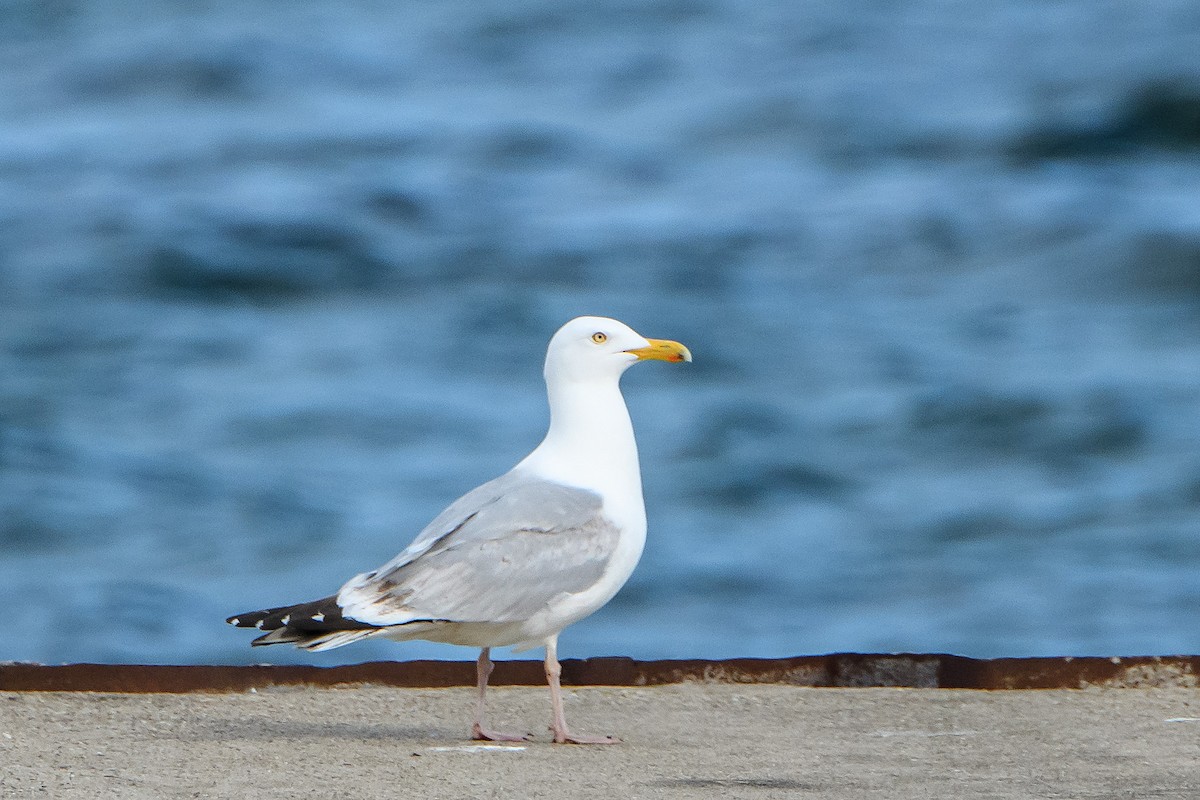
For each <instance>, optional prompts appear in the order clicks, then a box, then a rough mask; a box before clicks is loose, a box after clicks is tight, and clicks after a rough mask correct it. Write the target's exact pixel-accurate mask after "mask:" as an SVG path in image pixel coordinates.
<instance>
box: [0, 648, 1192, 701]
mask: <svg viewBox="0 0 1200 800" xmlns="http://www.w3.org/2000/svg"><path fill="white" fill-rule="evenodd" d="M562 678H563V683H564V684H571V685H574V686H661V685H665V684H677V683H689V682H700V683H743V684H751V683H753V684H786V685H791V686H813V687H831V688H843V687H844V688H850V687H880V686H890V687H909V688H942V689H1001V690H1002V689H1085V688H1089V687H1110V688H1137V687H1163V686H1175V687H1188V688H1196V687H1200V656H1182V655H1180V656H1125V657H1115V656H1114V657H1086V658H1082V657H1061V658H997V659H975V658H967V657H965V656H955V655H946V654H937V653H930V654H921V653H900V654H885V655H870V654H861V653H834V654H830V655H820V656H797V657H794V658H770V659H763V658H734V659H727V660H723V661H707V660H699V659H697V660H674V661H635V660H634V659H632V658H624V657H608V658H589V659H569V660H567V661H564V662H563V675H562ZM544 680H545V678H544V676H543V673H542V665H541V662H540V661H500V662H497V663H496V671H495V673H494V674H493V676H492V680H491V683H492V685H498V686H503V685H508V686H537V685H542V684H543V683H544ZM474 683H475V665H474V662H470V661H374V662H368V663H363V664H352V665H348V666H341V667H308V666H270V665H258V666H219V665H214V666H203V665H190V666H155V665H139V664H63V665H57V666H48V665H42V664H26V663H4V664H0V691H10V692H12V691H17V692H118V693H187V692H240V691H248V690H250V689H263V688H268V687H273V686H312V687H334V686H350V685H364V684H366V685H376V686H395V687H409V688H440V687H451V686H473V685H474Z"/></svg>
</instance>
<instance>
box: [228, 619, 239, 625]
mask: <svg viewBox="0 0 1200 800" xmlns="http://www.w3.org/2000/svg"><path fill="white" fill-rule="evenodd" d="M241 621H242V620H241V618H240V617H232V618H231V619H230V620H229V624H230V625H237V624H238V623H239V622H241Z"/></svg>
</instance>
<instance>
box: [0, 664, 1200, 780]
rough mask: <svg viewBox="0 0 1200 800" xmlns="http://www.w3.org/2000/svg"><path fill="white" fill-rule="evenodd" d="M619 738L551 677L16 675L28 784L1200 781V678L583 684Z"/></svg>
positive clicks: (6, 733) (16, 731)
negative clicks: (236, 685) (280, 683)
mask: <svg viewBox="0 0 1200 800" xmlns="http://www.w3.org/2000/svg"><path fill="white" fill-rule="evenodd" d="M566 694H567V698H568V699H567V707H568V719H569V720H570V722H571V724H572V725H573V727H575V728H577V729H579V730H581V731H584V732H589V733H616V734H618V735H620V736H621V737H623V738H624V740H625V741H624V743H622V744H620V745H616V746H611V747H573V746H559V745H552V744H550V743H549V741H548V735H547V734H546V732H545V724H544V723H545V720H546V718H547V716H548V701H547V695H546V691H545V690H544V689H535V688H528V687H502V688H498V689H496V690H495V691H494V692H493V693H492V694H491V696H490V699H491V703H490V705H491V708H492V710H493V715H492V716H493V720H492V722H493V723H494V724H495V726H496V727H498V728H508V729H519V730H533V731H535V732H536V733H537V741H533V742H530V743H528V744H526V745H518V746H512V747H490V748H479V747H478V746H476V745H474V744H473V743H471V742H469V741H467V740H466V738H465V732H466V730H467V725H468V722H469V718H470V712H471V704H472V699H473V693H472V691H471V690H470V689H461V688H455V689H395V688H379V687H358V688H344V689H313V688H284V689H269V690H263V691H258V692H250V693H238V694H201V693H195V694H178V695H175V694H146V695H135V694H91V693H62V692H0V797H2V798H4V799H5V800H8V799H9V798H17V799H20V798H64V800H67V799H69V798H110V797H111V798H118V797H119V798H129V799H130V800H139V799H140V798H251V797H253V798H263V800H275V799H277V798H278V799H280V800H282V799H283V798H322V799H323V800H340V799H341V798H347V799H349V798H406V797H430V798H443V797H444V798H493V797H495V798H501V797H504V798H507V797H520V798H543V797H544V798H551V797H553V798H562V797H573V798H589V797H619V798H622V799H623V800H625V799H627V798H628V799H631V800H632V799H634V798H689V797H698V798H706V797H721V798H775V797H820V798H855V799H856V800H857V799H859V798H895V799H901V798H943V797H945V798H951V797H953V798H1004V799H1007V798H1096V799H1097V800H1099V799H1100V798H1103V799H1104V800H1110V799H1111V800H1115V799H1116V798H1200V689H1188V688H1159V689H1086V690H1041V691H970V690H947V689H813V688H801V687H792V686H782V685H767V686H740V685H730V684H699V683H695V684H683V685H676V686H661V687H653V688H595V687H588V688H576V689H568V690H567V692H566Z"/></svg>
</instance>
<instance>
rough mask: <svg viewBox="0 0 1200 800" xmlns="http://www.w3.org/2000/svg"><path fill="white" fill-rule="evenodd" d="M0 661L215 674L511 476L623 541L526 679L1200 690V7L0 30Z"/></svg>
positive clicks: (776, 8) (112, 16) (66, 22)
mask: <svg viewBox="0 0 1200 800" xmlns="http://www.w3.org/2000/svg"><path fill="white" fill-rule="evenodd" d="M0 16H3V18H4V19H3V20H2V22H0V230H2V231H3V234H2V235H0V378H2V380H0V607H3V608H4V611H5V613H4V624H3V626H2V627H0V660H4V659H12V660H34V661H41V662H49V663H54V662H64V661H115V662H147V663H156V662H157V663H175V662H183V663H191V662H195V663H248V662H253V661H262V660H270V661H273V662H297V661H303V662H310V663H318V664H334V663H343V662H354V661H362V660H368V659H375V658H417V657H457V658H469V657H472V655H473V654H471V653H470V652H468V651H464V650H460V649H455V648H449V647H437V646H433V645H423V644H405V645H396V644H392V643H386V642H384V643H367V644H362V645H356V646H354V647H350V648H345V649H342V650H337V651H333V652H332V653H329V654H318V655H312V654H301V653H299V652H297V651H294V650H288V649H283V648H270V649H268V650H253V651H252V650H251V649H250V648H249V647H248V645H247V640H248V638H249V637H248V636H247V635H246V634H245V632H239V631H235V630H233V629H230V628H228V626H226V625H224V623H223V622H222V620H223V618H224V617H225V616H227V615H229V614H232V613H236V612H240V611H244V610H247V609H250V608H256V607H262V606H266V605H276V604H281V603H285V602H290V601H299V600H307V599H311V598H315V597H318V596H321V595H322V594H325V593H329V592H331V591H333V590H334V589H336V588H337V586H339V585H340V583H341V582H342V581H343V580H344V579H345V578H346V577H348V576H350V575H352V574H354V573H356V572H359V571H361V570H364V569H369V568H371V567H374V566H376V565H378V564H379V563H381V562H382V561H384V560H386V559H388V558H390V557H391V556H392V555H393V554H394V553H395V552H397V551H398V550H399V549H400V548H402V547H403V546H404V545H405V544H406V543H407V542H408V541H409V539H410V538H411V537H412V536H413V535H414V534H415V532H416V531H417V530H419V529H420V527H421V526H422V525H423V524H424V523H425V522H426V521H427V520H428V519H429V518H431V517H432V516H433V515H434V514H435V513H436V512H438V511H439V510H440V509H441V508H442V507H443V506H444V505H445V504H446V503H448V502H449V501H450V500H452V499H453V498H454V497H456V496H457V495H458V494H460V493H462V492H464V491H466V490H467V489H470V488H471V487H473V486H475V485H476V484H478V483H479V482H481V481H483V480H486V479H488V478H490V477H493V476H495V475H496V474H499V473H500V472H503V471H504V470H506V469H508V468H509V467H510V466H511V465H512V464H513V463H515V462H516V461H517V460H518V459H519V458H521V457H522V456H523V455H524V454H525V453H526V452H528V450H529V449H530V448H532V447H533V446H534V445H535V444H536V443H537V441H538V440H539V439H540V436H541V434H542V433H543V431H544V426H545V409H544V397H543V388H542V384H541V376H540V368H541V359H542V356H543V352H544V347H545V342H546V341H547V339H548V338H549V336H550V334H551V333H552V332H553V331H554V330H555V329H556V328H557V327H558V325H559V324H561V323H562V322H563V321H565V320H566V319H568V318H570V317H573V316H576V315H578V314H582V313H600V314H607V315H611V316H616V317H618V318H620V319H623V320H625V321H626V322H628V323H630V324H631V325H633V326H634V327H635V328H637V329H638V330H640V331H641V332H643V333H645V334H646V335H651V336H660V337H669V338H673V339H679V340H681V341H683V342H685V343H687V344H688V345H689V346H690V347H691V349H692V351H693V353H694V354H695V357H696V362H695V364H693V365H691V366H690V367H686V368H685V367H667V366H664V365H658V364H649V365H642V366H640V367H639V368H637V369H635V370H633V371H631V372H630V373H629V374H628V375H627V376H626V378H625V382H624V386H625V393H626V396H627V398H628V400H629V404H630V407H631V411H632V413H633V416H634V422H635V426H636V428H637V431H638V437H639V442H640V445H641V451H642V464H643V472H644V483H645V488H646V501H647V507H648V514H649V518H650V537H649V541H648V544H647V549H646V553H645V556H644V558H643V561H642V563H641V565H640V566H639V568H638V571H637V572H636V573H635V575H634V577H633V579H632V580H631V582H630V583H629V585H628V586H627V587H626V588H625V589H624V591H623V592H622V593H621V594H620V595H619V596H618V597H617V598H616V599H615V600H614V601H613V602H612V603H611V604H610V605H609V606H608V607H606V608H605V609H604V610H602V611H601V612H599V613H598V614H596V615H595V616H594V617H592V618H590V619H588V620H586V621H584V622H582V623H580V624H579V625H577V626H575V627H573V628H571V629H569V630H568V631H567V632H566V633H565V634H564V636H563V640H562V645H561V648H562V653H563V655H564V656H571V657H581V656H592V655H610V654H621V655H630V656H634V657H638V658H659V657H707V658H719V657H729V656H786V655H793V654H799V653H817V652H827V651H853V650H858V651H890V650H905V651H950V652H955V653H962V654H966V655H972V656H1026V655H1050V654H1131V653H1180V652H1186V653H1197V652H1200V625H1197V609H1200V535H1198V534H1200V531H1198V527H1200V525H1198V524H1200V421H1198V420H1200V158H1198V155H1200V123H1197V120H1198V119H1200V59H1197V58H1196V55H1195V54H1196V53H1197V52H1200V7H1198V6H1197V5H1196V4H1195V3H1194V2H1191V1H1190V0H1186V1H1181V2H1154V3H1149V4H1130V5H1127V6H1125V5H1120V4H1118V5H1116V6H1106V7H1105V8H1103V9H1098V8H1097V7H1096V5H1095V4H1094V3H1092V2H1089V1H1088V0H1067V1H1066V2H1059V3H1054V4H1049V5H1048V4H1046V3H1044V2H1038V1H1037V0H1028V2H1015V1H1014V2H999V3H995V4H992V5H990V6H987V7H986V8H985V7H983V6H972V8H971V10H970V13H967V12H966V11H965V10H963V11H962V12H961V15H959V16H956V15H955V11H954V9H953V8H951V7H947V6H945V5H943V4H921V3H917V4H891V3H874V4H867V5H865V6H864V5H863V4H851V5H838V4H813V3H794V2H784V1H783V0H780V1H779V2H763V1H762V0H741V1H739V0H660V1H659V2H655V1H654V0H650V1H649V2H647V0H637V2H621V1H619V0H609V1H608V2H603V1H601V2H596V1H595V0H591V1H590V2H586V3H585V2H574V3H573V2H562V0H558V1H556V2H526V3H514V2H512V0H506V2H482V3H475V4H468V5H464V4H458V3H436V2H434V3H419V4H394V5H391V4H382V3H378V4H363V5H362V6H348V5H347V4H344V3H323V2H314V3H306V4H303V5H302V6H300V7H296V6H293V5H290V4H284V5H280V4H277V3H267V2H245V3H239V4H237V5H236V6H228V7H227V6H224V5H222V4H201V5H200V6H196V5H195V4H191V3H164V2H155V3H137V2H115V1H114V2H108V3H104V2H97V3H88V4H50V5H39V4H31V5H22V4H5V5H4V6H3V7H2V8H0Z"/></svg>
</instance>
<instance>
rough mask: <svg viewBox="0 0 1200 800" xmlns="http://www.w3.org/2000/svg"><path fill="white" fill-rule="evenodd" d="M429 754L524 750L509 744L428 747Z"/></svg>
mask: <svg viewBox="0 0 1200 800" xmlns="http://www.w3.org/2000/svg"><path fill="white" fill-rule="evenodd" d="M427 749H428V750H429V752H431V753H493V752H496V751H500V750H510V751H512V752H514V753H515V752H517V751H518V750H524V749H525V746H524V745H519V744H518V745H511V744H462V745H458V746H456V747H430V748H427Z"/></svg>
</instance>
